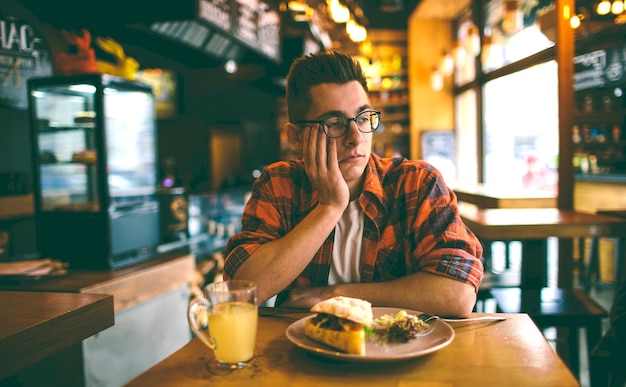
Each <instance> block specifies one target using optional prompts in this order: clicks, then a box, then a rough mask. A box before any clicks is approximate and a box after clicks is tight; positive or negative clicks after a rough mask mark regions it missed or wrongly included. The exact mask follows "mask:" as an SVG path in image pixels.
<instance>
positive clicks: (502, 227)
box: [460, 206, 626, 288]
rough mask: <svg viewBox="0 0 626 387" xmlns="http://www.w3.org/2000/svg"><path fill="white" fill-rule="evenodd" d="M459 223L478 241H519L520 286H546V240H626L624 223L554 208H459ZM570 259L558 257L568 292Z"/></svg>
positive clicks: (625, 225) (621, 220)
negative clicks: (460, 220)
mask: <svg viewBox="0 0 626 387" xmlns="http://www.w3.org/2000/svg"><path fill="white" fill-rule="evenodd" d="M460 214H461V218H462V219H463V222H464V223H465V224H466V225H467V227H469V229H470V230H472V231H473V232H474V233H475V234H476V235H477V236H478V238H479V239H484V240H519V241H522V244H523V248H522V268H521V271H522V273H521V286H522V287H527V288H541V287H544V286H546V285H547V278H548V262H547V238H548V237H557V238H579V237H620V238H624V237H626V219H621V218H617V217H611V216H604V215H594V214H586V213H581V212H576V211H570V210H559V209H556V208H507V209H504V208H490V209H481V208H477V207H475V206H460ZM573 266H574V265H573V257H571V256H566V257H563V256H560V257H559V265H558V267H559V284H558V286H559V287H564V288H571V287H572V282H573Z"/></svg>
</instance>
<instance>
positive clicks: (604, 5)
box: [596, 0, 611, 15]
mask: <svg viewBox="0 0 626 387" xmlns="http://www.w3.org/2000/svg"><path fill="white" fill-rule="evenodd" d="M596 12H598V15H606V14H608V13H609V12H611V2H610V1H609V0H602V1H601V2H600V3H598V7H597V8H596Z"/></svg>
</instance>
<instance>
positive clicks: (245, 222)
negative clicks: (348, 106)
mask: <svg viewBox="0 0 626 387" xmlns="http://www.w3.org/2000/svg"><path fill="white" fill-rule="evenodd" d="M358 200H359V204H360V206H361V209H362V210H363V213H364V222H365V224H364V231H363V244H362V246H363V248H362V254H364V257H363V265H362V267H361V281H362V282H379V281H387V280H392V279H395V278H398V277H402V276H405V275H408V274H411V273H415V272H419V271H426V272H429V273H434V274H437V275H442V276H446V277H450V278H454V279H457V280H460V281H464V282H467V283H469V284H471V285H473V286H474V288H475V289H478V287H479V286H480V283H481V281H482V278H483V265H482V262H481V260H480V258H481V256H482V246H481V244H480V242H479V240H478V238H477V237H476V236H475V235H474V234H473V233H472V232H471V231H470V230H469V229H468V228H467V227H466V226H465V224H463V222H462V220H461V217H460V215H459V213H458V207H457V199H456V195H455V194H454V192H452V191H451V190H450V189H449V188H448V187H447V186H446V184H445V183H444V181H443V178H442V176H441V174H440V172H439V171H438V170H436V169H435V168H434V167H433V166H432V165H430V164H428V163H426V162H424V161H418V160H406V159H404V158H393V159H390V158H381V157H379V156H377V155H375V154H372V155H371V157H370V160H369V162H368V165H367V167H366V177H365V183H364V186H363V192H362V194H361V196H360V197H359V199H358ZM316 204H317V192H316V191H315V190H314V189H313V187H312V185H311V181H310V180H309V178H308V177H307V176H306V173H305V171H304V163H303V161H302V160H298V161H281V162H277V163H274V164H272V165H270V166H268V167H267V168H265V170H264V171H263V173H262V174H261V176H260V177H259V178H258V179H257V180H256V181H255V183H254V185H253V187H252V195H251V198H250V200H249V201H248V203H247V204H246V206H245V209H244V213H243V216H242V230H241V232H239V233H238V234H236V235H234V236H232V237H231V238H230V240H229V242H228V245H227V247H226V260H225V267H224V270H225V276H226V278H232V276H233V275H234V274H235V272H236V271H237V269H238V268H239V266H241V264H242V263H243V262H244V261H245V260H246V259H247V258H248V257H249V256H250V255H251V254H252V253H254V251H255V250H256V249H257V248H258V247H259V246H261V245H262V244H264V243H267V242H270V241H272V240H275V239H279V238H281V237H283V236H284V235H285V234H287V233H288V232H289V231H291V230H292V229H293V228H294V227H295V226H296V225H297V224H298V223H299V222H300V221H301V220H302V219H303V218H304V217H305V216H307V214H309V213H310V212H311V210H312V209H313V208H314V207H315V206H316ZM334 234H335V233H334V231H333V232H331V233H330V234H329V235H328V237H327V238H326V240H325V242H324V243H323V245H322V246H321V247H320V249H319V250H318V251H317V253H316V254H315V256H314V257H313V258H312V259H311V262H310V263H309V265H308V266H307V267H306V269H305V270H304V271H303V272H302V273H301V274H300V276H299V277H298V278H297V280H296V281H294V283H292V286H326V285H328V274H329V271H330V265H331V257H332V254H331V253H332V250H333V242H334V236H335V235H334Z"/></svg>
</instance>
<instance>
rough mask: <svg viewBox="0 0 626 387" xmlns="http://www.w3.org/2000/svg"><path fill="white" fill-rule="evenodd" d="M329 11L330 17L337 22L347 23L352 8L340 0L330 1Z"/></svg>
mask: <svg viewBox="0 0 626 387" xmlns="http://www.w3.org/2000/svg"><path fill="white" fill-rule="evenodd" d="M328 12H329V14H330V18H331V19H333V21H334V22H335V23H337V24H342V23H346V22H347V21H348V20H350V9H348V7H346V6H345V5H343V4H341V3H340V2H339V0H329V1H328Z"/></svg>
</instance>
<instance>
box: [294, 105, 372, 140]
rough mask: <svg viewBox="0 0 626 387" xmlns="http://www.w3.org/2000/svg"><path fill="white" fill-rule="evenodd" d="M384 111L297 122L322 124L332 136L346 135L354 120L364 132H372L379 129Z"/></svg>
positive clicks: (368, 111)
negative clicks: (352, 116)
mask: <svg viewBox="0 0 626 387" xmlns="http://www.w3.org/2000/svg"><path fill="white" fill-rule="evenodd" d="M381 114H382V113H381V112H378V111H375V110H366V111H364V112H361V113H359V114H358V115H357V116H356V117H354V118H348V117H329V118H326V119H325V120H317V121H315V120H304V121H296V124H320V125H322V128H324V133H325V134H326V135H327V136H328V137H330V138H337V137H343V136H345V135H346V134H347V133H348V131H349V130H350V122H351V121H354V122H355V123H356V127H357V128H358V129H359V131H360V132H362V133H371V132H373V131H375V130H376V129H378V125H380V115H381Z"/></svg>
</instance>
